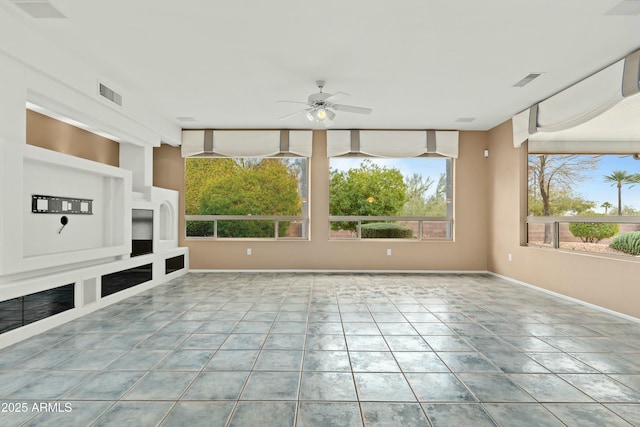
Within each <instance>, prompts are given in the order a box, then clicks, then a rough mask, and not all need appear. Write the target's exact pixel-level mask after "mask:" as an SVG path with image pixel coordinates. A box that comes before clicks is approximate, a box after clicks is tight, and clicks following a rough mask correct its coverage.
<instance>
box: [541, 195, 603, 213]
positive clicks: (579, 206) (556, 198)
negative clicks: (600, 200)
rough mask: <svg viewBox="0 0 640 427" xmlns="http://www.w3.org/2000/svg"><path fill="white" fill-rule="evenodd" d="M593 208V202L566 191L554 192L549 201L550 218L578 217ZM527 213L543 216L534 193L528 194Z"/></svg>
mask: <svg viewBox="0 0 640 427" xmlns="http://www.w3.org/2000/svg"><path fill="white" fill-rule="evenodd" d="M595 206H596V203H595V202H592V201H591V200H586V199H584V198H583V197H581V196H578V195H575V194H573V192H571V191H567V190H563V191H554V192H553V193H552V194H551V197H550V199H549V212H550V215H552V216H561V215H567V214H574V215H580V214H581V213H583V212H586V211H588V210H589V209H593V208H594V207H595ZM529 213H530V214H532V215H534V216H543V215H544V207H543V203H542V200H540V198H537V197H535V193H534V194H533V195H532V194H531V193H530V194H529Z"/></svg>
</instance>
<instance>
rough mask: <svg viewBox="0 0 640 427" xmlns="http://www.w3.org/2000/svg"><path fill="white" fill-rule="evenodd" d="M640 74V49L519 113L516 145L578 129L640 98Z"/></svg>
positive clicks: (514, 125) (515, 125)
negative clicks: (624, 102)
mask: <svg viewBox="0 0 640 427" xmlns="http://www.w3.org/2000/svg"><path fill="white" fill-rule="evenodd" d="M639 72H640V50H638V51H636V52H633V53H632V54H629V55H627V57H625V58H624V59H622V60H620V61H618V62H616V63H614V64H612V65H610V66H608V67H607V68H605V69H603V70H601V71H599V72H597V73H595V74H593V75H591V76H589V77H587V78H586V79H584V80H582V81H580V82H578V83H576V84H574V85H573V86H570V87H568V88H567V89H565V90H563V91H562V92H559V93H557V94H555V95H553V96H551V97H550V98H547V99H545V100H544V101H541V102H539V103H538V104H535V105H534V106H532V107H531V108H529V109H527V110H525V111H523V112H521V113H519V114H517V115H516V116H514V117H513V119H512V127H513V144H514V146H515V147H519V146H520V145H522V143H523V142H524V141H525V140H526V139H528V138H529V137H530V136H532V135H535V134H537V133H539V132H545V133H547V132H560V131H564V130H567V129H572V128H575V127H577V126H579V125H582V124H584V123H586V122H588V121H590V120H592V119H594V118H596V117H598V116H600V115H601V114H603V113H605V112H606V111H608V110H610V109H611V108H613V107H614V106H616V105H618V104H619V103H620V102H621V101H622V100H623V99H625V98H626V97H631V96H635V95H637V94H638V92H640V82H639V81H638V74H639Z"/></svg>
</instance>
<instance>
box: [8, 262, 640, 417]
mask: <svg viewBox="0 0 640 427" xmlns="http://www.w3.org/2000/svg"><path fill="white" fill-rule="evenodd" d="M0 403H1V405H2V407H1V408H0V425H2V426H4V427H7V426H61V425H65V426H122V425H136V426H155V425H162V426H186V425H187V426H190V427H194V426H200V425H202V426H256V425H260V426H261V427H267V426H278V427H280V426H294V425H295V426H323V427H324V426H362V425H367V426H402V427H410V426H436V427H439V426H456V427H457V426H471V425H473V426H493V425H499V426H518V427H521V426H562V425H569V426H581V427H583V426H605V425H606V426H628V425H634V424H635V425H640V323H634V322H631V321H628V320H625V319H623V318H621V317H617V316H613V315H609V314H606V313H603V312H600V311H596V310H593V309H591V308H588V307H585V306H583V305H579V304H575V303H572V302H569V301H566V300H563V299H559V298H555V297H552V296H549V295H547V294H544V293H541V292H538V291H535V290H531V289H528V288H525V287H522V286H519V285H514V284H511V283H509V282H506V281H504V280H501V279H498V278H495V277H493V276H490V275H428V274H427V275H418V274H377V275H372V274H284V273H282V274H278V273H273V274H231V273H224V274H222V273H220V274H196V273H191V274H188V275H186V276H184V277H181V278H179V279H175V280H173V281H171V282H170V283H167V284H165V285H161V286H158V287H156V288H154V289H152V290H150V291H147V292H144V293H142V294H139V295H137V296H135V297H132V298H129V299H127V300H125V301H123V302H121V303H118V304H115V305H112V306H110V307H107V308H105V309H102V310H100V311H97V312H94V313H92V314H90V315H87V316H85V317H83V318H81V319H77V320H75V321H73V322H70V323H68V324H65V325H63V326H61V327H59V328H56V329H54V330H52V331H49V332H47V333H45V334H42V335H40V336H36V337H33V338H31V339H29V340H26V341H23V342H21V343H19V344H16V345H14V346H12V347H10V348H7V349H4V350H0Z"/></svg>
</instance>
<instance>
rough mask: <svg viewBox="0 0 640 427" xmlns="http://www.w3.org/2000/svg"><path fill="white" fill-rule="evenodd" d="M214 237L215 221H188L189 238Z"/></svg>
mask: <svg viewBox="0 0 640 427" xmlns="http://www.w3.org/2000/svg"><path fill="white" fill-rule="evenodd" d="M205 236H213V221H187V237H205Z"/></svg>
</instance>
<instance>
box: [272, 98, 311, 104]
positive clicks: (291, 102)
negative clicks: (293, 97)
mask: <svg viewBox="0 0 640 427" xmlns="http://www.w3.org/2000/svg"><path fill="white" fill-rule="evenodd" d="M276 102H288V103H290V104H302V105H309V104H308V103H306V102H302V101H289V100H288V99H282V100H280V101H276Z"/></svg>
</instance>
